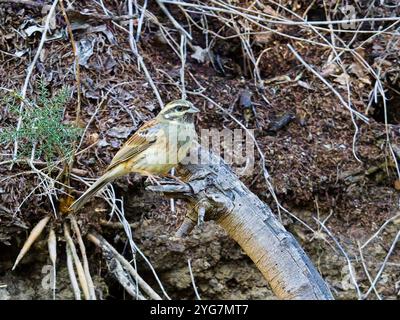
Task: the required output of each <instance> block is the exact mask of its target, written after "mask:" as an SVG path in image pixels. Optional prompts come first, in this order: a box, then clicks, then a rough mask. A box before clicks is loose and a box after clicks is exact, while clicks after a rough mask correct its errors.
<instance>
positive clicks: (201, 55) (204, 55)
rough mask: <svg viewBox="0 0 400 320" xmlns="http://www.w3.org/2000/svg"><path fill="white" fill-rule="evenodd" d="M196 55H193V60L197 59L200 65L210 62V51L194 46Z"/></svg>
mask: <svg viewBox="0 0 400 320" xmlns="http://www.w3.org/2000/svg"><path fill="white" fill-rule="evenodd" d="M193 48H194V50H195V51H194V53H193V54H192V55H191V57H192V58H193V59H196V60H197V62H199V63H204V62H206V61H207V60H208V50H207V49H203V48H202V47H199V46H194V47H193Z"/></svg>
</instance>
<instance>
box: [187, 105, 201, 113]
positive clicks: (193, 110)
mask: <svg viewBox="0 0 400 320" xmlns="http://www.w3.org/2000/svg"><path fill="white" fill-rule="evenodd" d="M187 112H189V113H197V112H200V110H199V109H197V108H196V107H195V106H193V105H192V106H191V107H190V109H189V110H188V111H187Z"/></svg>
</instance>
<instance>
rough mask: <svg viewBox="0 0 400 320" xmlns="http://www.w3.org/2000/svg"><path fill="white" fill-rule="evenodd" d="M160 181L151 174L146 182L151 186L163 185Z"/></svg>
mask: <svg viewBox="0 0 400 320" xmlns="http://www.w3.org/2000/svg"><path fill="white" fill-rule="evenodd" d="M159 179H160V178H159V177H156V176H153V175H152V174H149V175H147V179H146V182H147V181H148V182H150V183H151V184H156V185H158V186H160V185H161V183H160V182H159V181H158V180H159Z"/></svg>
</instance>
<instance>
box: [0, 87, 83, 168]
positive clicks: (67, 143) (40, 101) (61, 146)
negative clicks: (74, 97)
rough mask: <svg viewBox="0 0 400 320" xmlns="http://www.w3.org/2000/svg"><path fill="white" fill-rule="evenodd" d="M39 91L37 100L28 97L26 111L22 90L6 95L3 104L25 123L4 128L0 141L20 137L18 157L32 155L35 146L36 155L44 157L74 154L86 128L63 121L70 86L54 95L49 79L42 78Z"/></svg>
mask: <svg viewBox="0 0 400 320" xmlns="http://www.w3.org/2000/svg"><path fill="white" fill-rule="evenodd" d="M38 91H39V94H38V96H37V98H36V100H32V101H30V100H25V107H24V110H23V113H22V114H21V113H20V110H19V101H21V97H20V96H19V95H18V94H15V93H14V94H9V95H7V96H6V97H5V98H3V101H2V102H1V104H3V105H5V106H6V108H8V110H9V111H10V113H12V114H14V115H15V116H16V117H18V118H19V117H22V124H21V127H20V130H18V131H17V129H16V126H8V127H6V128H4V129H3V130H2V131H1V128H0V144H8V143H10V142H13V141H14V140H17V141H18V144H19V149H18V155H17V156H18V157H26V156H31V153H32V150H35V154H34V157H35V159H38V158H44V159H45V160H46V161H49V162H50V161H52V160H54V159H55V158H57V157H59V156H68V155H70V154H71V152H72V145H73V142H74V141H76V140H77V139H78V138H79V136H80V134H81V132H82V129H80V128H76V127H73V126H72V125H68V124H64V123H62V118H63V110H64V107H65V105H66V104H67V103H68V100H69V95H70V92H69V90H68V89H67V88H62V89H61V90H60V91H58V92H57V93H56V94H55V95H54V96H53V97H50V94H49V91H48V90H47V88H46V84H45V82H44V81H42V80H40V81H39V83H38Z"/></svg>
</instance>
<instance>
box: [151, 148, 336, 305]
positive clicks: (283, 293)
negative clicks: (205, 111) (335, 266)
mask: <svg viewBox="0 0 400 320" xmlns="http://www.w3.org/2000/svg"><path fill="white" fill-rule="evenodd" d="M198 152H199V154H200V158H201V159H202V160H203V161H202V163H200V164H193V163H189V164H186V165H181V166H180V167H179V168H177V172H178V174H179V176H180V177H183V181H185V182H186V184H183V185H182V184H179V183H177V182H176V181H169V182H163V184H161V185H158V186H149V187H147V189H148V190H151V191H154V192H162V193H164V194H165V195H167V196H169V197H174V198H184V199H186V200H187V201H188V202H189V205H190V207H191V208H192V210H189V213H188V215H187V216H186V218H185V221H184V223H183V224H182V226H181V227H180V228H179V230H178V231H177V235H178V236H182V235H185V234H187V233H188V232H190V230H191V228H193V226H194V225H195V224H196V223H197V222H198V221H200V220H202V219H201V217H200V219H199V214H198V212H202V214H200V216H201V215H203V214H204V220H215V221H216V222H217V223H218V224H219V225H221V226H222V227H223V228H224V229H225V230H226V232H227V233H228V234H229V235H230V236H231V237H232V238H233V239H234V240H235V241H236V242H237V243H238V244H239V245H240V246H241V247H242V249H243V250H244V251H245V252H246V254H247V255H248V256H249V257H250V258H251V259H252V260H253V262H254V263H255V264H256V266H257V268H258V269H259V270H260V271H261V273H262V274H263V275H264V277H265V279H266V280H267V281H268V283H269V284H270V286H271V288H272V290H273V292H274V293H275V294H276V296H277V297H278V298H279V299H306V300H311V299H312V300H331V299H333V296H332V294H331V292H330V290H329V288H328V286H327V284H326V283H325V281H324V280H323V279H322V277H321V275H320V274H319V273H318V271H317V270H316V268H315V267H314V266H313V264H312V262H311V260H310V259H309V258H308V256H307V255H306V254H305V252H304V251H303V249H302V248H301V247H300V245H299V243H298V242H297V241H296V239H295V238H294V237H293V235H292V234H290V233H289V232H287V231H286V230H285V228H284V227H283V226H282V224H281V223H280V222H279V220H278V219H277V218H276V217H275V216H274V214H273V213H272V212H271V209H270V208H269V207H268V206H267V205H266V204H265V203H263V202H262V201H261V200H260V199H259V198H258V197H257V196H256V195H254V194H253V193H252V192H251V191H250V190H249V189H248V188H247V187H246V186H245V185H244V184H243V183H242V182H241V181H240V180H239V179H238V178H237V176H236V175H235V174H234V173H233V172H232V170H231V168H230V167H229V166H228V165H227V164H226V163H225V162H224V161H223V160H222V159H221V158H220V157H219V156H216V155H215V154H212V153H210V152H208V151H206V150H205V149H203V148H201V147H200V148H199V149H198ZM204 159H207V161H204ZM204 209H205V210H204ZM200 222H201V221H200Z"/></svg>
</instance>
